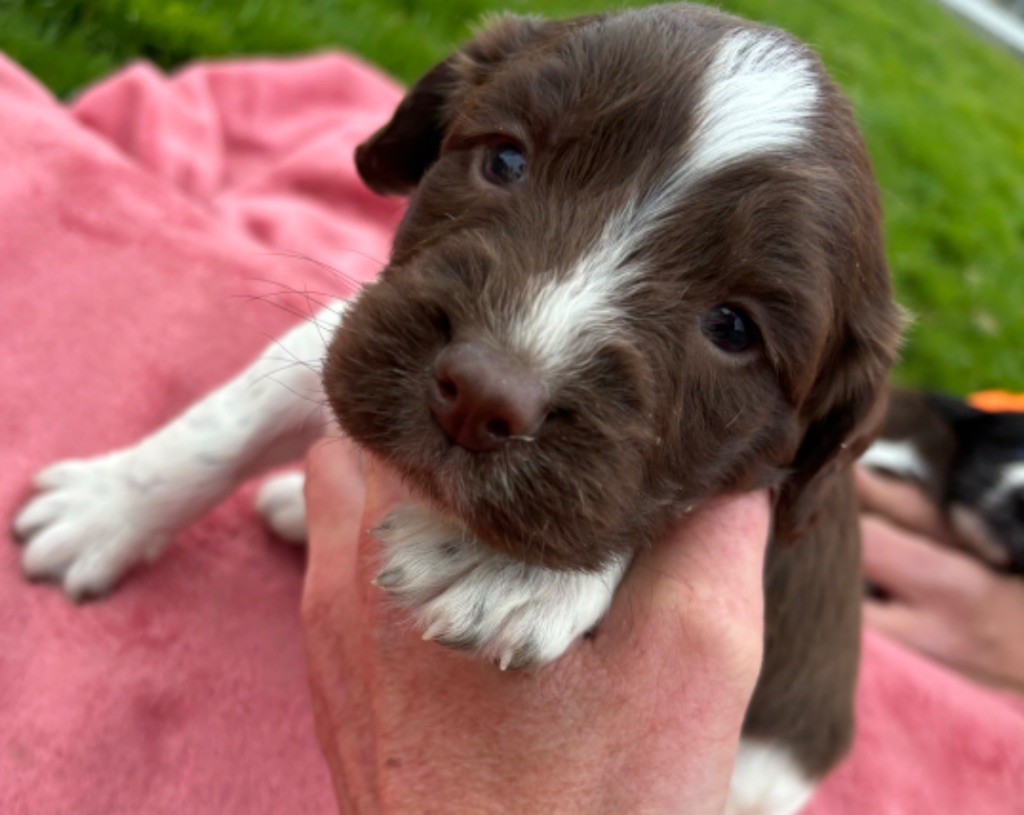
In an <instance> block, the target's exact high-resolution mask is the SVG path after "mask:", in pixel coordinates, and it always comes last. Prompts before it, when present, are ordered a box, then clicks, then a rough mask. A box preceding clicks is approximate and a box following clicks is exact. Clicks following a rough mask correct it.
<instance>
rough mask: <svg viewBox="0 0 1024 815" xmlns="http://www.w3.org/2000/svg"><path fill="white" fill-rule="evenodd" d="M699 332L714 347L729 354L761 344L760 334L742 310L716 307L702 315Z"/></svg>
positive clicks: (735, 307) (733, 307) (731, 307)
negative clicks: (701, 332)
mask: <svg viewBox="0 0 1024 815" xmlns="http://www.w3.org/2000/svg"><path fill="white" fill-rule="evenodd" d="M701 330H702V331H703V332H704V335H705V336H706V337H707V338H708V339H709V340H711V342H713V343H714V344H715V345H717V346H718V347H719V348H721V349H722V350H723V351H726V352H728V353H730V354H739V353H742V352H743V351H749V350H750V349H751V348H755V347H757V346H758V345H760V344H761V332H760V331H759V330H758V328H757V325H756V324H755V323H754V321H753V320H752V319H751V318H750V315H749V314H747V313H746V312H745V311H743V309H741V308H738V307H737V306H718V307H716V308H713V309H711V311H709V312H708V313H707V314H705V315H704V319H703V320H702V321H701Z"/></svg>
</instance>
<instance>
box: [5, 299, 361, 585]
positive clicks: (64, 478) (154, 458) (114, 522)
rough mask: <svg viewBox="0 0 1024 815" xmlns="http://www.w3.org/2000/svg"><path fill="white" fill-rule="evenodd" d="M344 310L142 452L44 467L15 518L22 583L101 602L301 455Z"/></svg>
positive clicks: (333, 309)
mask: <svg viewBox="0 0 1024 815" xmlns="http://www.w3.org/2000/svg"><path fill="white" fill-rule="evenodd" d="M344 308H345V304H344V303H341V302H338V303H332V304H331V305H329V306H327V308H325V309H323V310H322V311H321V312H320V313H319V314H318V315H317V316H316V317H315V318H314V319H313V320H312V321H311V322H308V323H303V324H302V325H300V326H298V327H297V328H294V329H293V330H292V331H290V332H289V333H287V334H286V335H285V336H284V337H282V338H281V339H280V340H279V341H277V342H275V343H273V344H272V345H270V346H269V347H268V348H267V349H266V350H265V351H264V352H263V353H262V354H261V355H260V357H259V358H258V359H257V360H256V361H255V362H254V363H253V364H252V365H251V366H250V367H249V368H248V369H246V370H245V371H244V372H243V373H242V374H240V375H239V376H238V377H236V378H235V379H233V380H232V381H231V382H229V383H227V384H226V385H224V386H222V387H221V388H219V389H218V390H216V391H214V392H213V393H211V394H210V395H209V396H207V397H206V398H205V399H203V400H202V401H200V402H197V403H196V404H195V405H193V406H192V407H191V408H189V409H188V410H187V411H185V413H183V414H182V415H180V416H179V417H177V418H176V419H174V420H173V421H172V422H170V423H169V424H167V425H165V426H164V427H162V428H161V429H160V430H158V431H156V432H155V433H153V434H152V435H150V436H147V437H146V438H144V439H143V440H142V441H140V442H138V443H137V444H135V445H132V446H131V447H126V448H124V449H121V450H116V451H114V452H112V453H108V454H107V455H103V456H97V457H96V458H90V459H82V460H72V461H63V462H59V463H57V464H54V465H52V466H50V467H47V468H46V469H44V470H42V471H40V472H39V473H38V474H37V475H36V476H35V479H34V484H35V486H36V488H37V489H38V490H39V492H38V494H37V495H36V496H35V497H34V498H33V499H32V500H31V501H30V502H29V504H28V505H27V506H26V507H25V508H24V509H23V510H22V511H21V512H20V513H19V514H18V515H17V517H16V518H15V521H14V533H15V535H16V536H18V537H19V538H22V539H24V540H26V541H27V546H26V547H25V551H24V554H23V557H22V566H23V569H24V571H25V574H26V576H28V577H30V578H42V579H48V580H53V581H55V582H59V583H61V584H62V585H63V588H64V592H65V593H66V594H67V595H68V597H70V598H72V599H76V600H77V599H80V598H82V597H85V596H88V595H98V594H102V593H104V592H106V591H108V590H109V589H110V588H111V587H112V586H113V585H114V584H115V583H116V582H117V580H118V579H119V578H120V577H121V576H122V575H123V574H124V573H125V572H126V571H127V570H128V569H129V568H130V567H131V566H132V565H133V564H134V563H137V562H139V561H142V560H153V559H154V558H156V557H158V556H159V555H160V554H161V552H163V550H164V548H165V547H166V546H167V544H168V542H169V541H170V540H171V538H172V537H173V536H174V534H175V532H177V530H179V529H180V528H181V527H182V526H184V525H185V524H187V523H189V522H191V521H193V520H195V519H196V518H198V517H199V516H200V515H202V514H203V513H204V512H206V511H207V510H208V509H210V508H211V507H213V506H214V505H216V504H217V503H219V502H220V501H221V500H222V499H223V498H224V497H226V496H227V495H228V494H229V493H230V492H231V491H232V490H233V489H234V488H235V487H236V486H237V485H238V484H239V483H240V482H241V481H243V480H244V479H246V478H249V477H251V476H254V475H256V474H258V473H259V472H261V471H263V470H265V469H267V468H269V467H272V466H274V465H277V464H281V463H284V462H287V461H290V460H293V459H295V458H298V457H299V456H301V455H302V453H303V452H304V451H305V449H306V448H307V447H308V446H309V445H310V444H311V443H312V442H313V441H315V440H316V439H317V438H318V437H319V436H321V435H322V434H323V432H324V426H325V424H326V423H327V422H329V421H330V416H329V411H328V410H327V408H326V407H325V403H324V400H323V397H322V386H321V383H320V372H319V367H320V366H319V360H320V359H321V358H322V357H323V355H324V352H325V350H326V349H325V342H326V341H328V340H329V339H330V336H331V335H332V334H333V332H334V331H335V329H336V328H337V326H338V325H339V323H340V320H341V315H342V312H343V310H344Z"/></svg>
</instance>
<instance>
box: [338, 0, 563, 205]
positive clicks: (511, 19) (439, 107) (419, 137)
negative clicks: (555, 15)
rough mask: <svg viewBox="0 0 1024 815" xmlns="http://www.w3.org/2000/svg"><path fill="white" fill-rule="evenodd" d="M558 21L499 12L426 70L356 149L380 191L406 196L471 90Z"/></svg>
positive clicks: (365, 174) (360, 165) (367, 178)
mask: <svg viewBox="0 0 1024 815" xmlns="http://www.w3.org/2000/svg"><path fill="white" fill-rule="evenodd" d="M554 25H555V24H554V23H546V22H544V21H542V20H539V19H536V18H531V17H516V16H514V15H511V14H505V15H499V16H496V17H492V18H490V19H488V20H485V21H484V23H483V25H482V28H481V30H480V32H479V33H478V34H477V35H476V36H475V37H474V39H473V40H472V41H470V42H469V44H467V45H466V46H465V47H464V48H463V49H462V50H460V51H457V52H456V53H455V54H453V55H452V56H450V57H449V58H448V59H446V60H445V61H444V62H441V63H438V64H437V65H435V66H434V67H433V68H431V69H430V70H429V71H427V73H426V74H424V75H423V76H422V77H421V78H420V79H419V81H418V82H416V84H415V85H413V86H412V88H410V89H409V92H408V93H407V94H406V95H405V98H404V99H403V100H402V102H401V103H400V104H399V106H398V108H397V110H395V113H394V116H392V118H391V121H390V122H388V123H387V124H386V125H384V127H382V128H381V129H380V130H378V131H377V132H376V133H374V134H373V135H372V136H370V138H369V139H367V140H366V141H365V142H363V143H362V144H361V145H359V147H357V148H356V168H357V169H358V170H359V175H360V176H361V177H362V179H363V181H364V182H366V185H367V186H368V187H369V188H370V189H372V190H373V191H374V192H376V193H378V194H380V195H408V194H409V193H410V192H411V191H412V190H413V188H414V187H415V186H416V185H417V184H418V183H419V181H420V179H421V178H422V177H423V174H424V173H425V172H426V171H427V168H429V167H430V165H431V164H433V163H434V161H435V160H436V159H437V157H438V155H439V154H440V152H441V143H442V142H443V141H444V137H445V134H446V132H447V130H448V126H449V125H450V124H451V122H452V120H453V119H454V117H455V114H456V112H457V110H458V108H459V106H460V104H461V103H462V102H463V101H465V99H466V97H467V96H468V95H469V93H470V91H472V90H473V89H474V88H476V87H479V86H480V85H482V84H483V83H484V82H485V81H486V80H487V78H488V76H489V75H490V74H491V73H493V72H494V70H495V69H497V68H498V67H499V66H500V65H501V64H502V63H504V62H505V61H506V60H507V59H509V58H510V57H511V56H513V55H515V54H517V53H520V52H522V51H523V50H524V49H526V48H528V47H530V46H531V45H533V44H534V43H536V42H538V41H539V39H540V38H541V37H542V35H543V34H544V32H545V31H546V30H548V29H550V28H552V27H553V26H554Z"/></svg>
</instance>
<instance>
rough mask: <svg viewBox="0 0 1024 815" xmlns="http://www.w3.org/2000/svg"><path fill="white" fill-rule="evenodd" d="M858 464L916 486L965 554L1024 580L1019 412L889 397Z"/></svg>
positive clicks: (938, 398)
mask: <svg viewBox="0 0 1024 815" xmlns="http://www.w3.org/2000/svg"><path fill="white" fill-rule="evenodd" d="M861 461H862V462H863V463H864V464H866V465H868V466H869V467H873V468H875V469H878V470H883V471H885V472H888V473H891V474H893V475H896V476H899V477H900V478H906V479H910V480H913V481H916V482H917V483H919V484H920V485H921V486H923V487H924V489H925V490H926V491H927V492H928V494H929V495H931V497H932V498H934V499H935V501H936V503H938V504H939V506H940V507H942V509H943V511H944V512H945V513H946V516H947V518H948V519H949V524H950V528H951V529H952V530H953V532H954V534H955V535H956V539H957V542H958V543H960V544H961V545H962V546H963V548H964V549H965V550H966V551H968V552H971V553H972V554H974V555H975V556H977V557H979V558H981V559H982V560H983V561H985V562H986V563H988V564H989V565H990V566H992V567H993V568H995V569H999V570H1004V571H1009V572H1014V573H1016V574H1024V413H1016V412H989V411H984V410H978V409H976V408H974V407H971V406H970V405H969V404H967V403H965V402H963V401H961V400H959V399H955V398H953V397H950V396H945V395H942V394H936V393H922V392H918V391H911V390H893V392H892V396H891V398H890V403H889V412H888V415H887V417H886V422H885V428H884V430H883V432H882V435H881V437H880V438H879V440H878V441H876V442H875V443H874V444H872V445H871V447H870V448H869V449H868V451H867V453H865V454H864V456H863V457H862V459H861Z"/></svg>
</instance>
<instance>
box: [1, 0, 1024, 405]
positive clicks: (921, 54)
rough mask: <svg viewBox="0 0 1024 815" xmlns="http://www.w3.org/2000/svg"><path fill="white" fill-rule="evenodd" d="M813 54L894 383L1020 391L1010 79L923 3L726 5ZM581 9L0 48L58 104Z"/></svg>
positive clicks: (166, 5) (1005, 67)
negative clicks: (880, 271) (883, 311)
mask: <svg viewBox="0 0 1024 815" xmlns="http://www.w3.org/2000/svg"><path fill="white" fill-rule="evenodd" d="M721 5H723V6H724V7H725V8H726V9H728V10H731V11H735V12H737V13H740V14H744V15H746V16H749V17H754V18H757V19H761V20H766V21H769V22H772V23H775V24H778V25H781V26H783V27H785V28H788V29H789V30H790V31H793V32H794V33H796V34H798V35H799V36H801V37H802V38H804V39H805V40H807V41H808V42H810V43H811V44H812V45H814V46H815V47H816V48H817V49H818V50H819V52H820V53H821V54H822V56H823V57H824V59H825V61H826V63H827V64H828V65H829V67H830V68H831V70H832V72H833V75H834V76H835V77H836V78H837V79H838V81H839V82H840V83H841V84H842V85H843V86H844V87H845V89H846V90H847V92H848V93H849V94H850V96H851V97H852V99H853V101H854V104H855V106H856V108H857V112H858V116H859V119H860V121H861V123H862V125H863V127H864V130H865V132H866V134H867V140H868V145H869V148H870V150H871V154H872V157H873V158H874V161H875V166H876V169H877V172H878V177H879V180H880V183H881V186H882V189H883V193H884V201H885V208H886V213H887V228H888V247H889V258H890V261H891V265H892V268H893V272H894V275H895V279H896V286H897V291H898V295H899V298H900V300H901V302H902V303H903V304H904V305H905V306H907V307H908V308H909V309H910V310H911V311H912V312H913V314H914V315H915V316H916V323H915V325H914V327H913V328H912V330H911V332H910V335H909V338H908V342H907V345H906V348H905V353H904V360H903V363H902V365H901V368H900V371H899V378H900V379H901V380H902V381H904V382H908V383H916V384H921V385H927V386H930V387H936V388H944V389H947V390H951V391H954V392H965V391H969V390H973V389H977V388H982V387H993V386H1002V387H1010V388H1015V389H1020V390H1024V348H1022V346H1024V317H1022V315H1021V304H1022V303H1024V65H1022V64H1021V63H1020V62H1017V61H1016V60H1014V59H1013V58H1012V57H1011V56H1009V55H1007V54H1005V53H1003V52H1002V51H1000V50H999V49H997V48H994V47H992V46H990V45H988V44H986V43H985V42H982V41H981V40H979V39H977V38H976V37H975V36H974V35H973V34H972V33H971V32H970V31H968V30H967V29H965V28H964V27H963V26H962V25H961V24H960V23H959V22H957V21H956V20H955V19H953V18H951V17H949V16H948V15H947V14H946V13H945V12H944V11H942V10H941V9H940V8H939V7H938V6H936V5H935V4H933V3H932V2H930V1H929V0H785V2H779V0H774V2H773V0H726V2H723V3H722V4H721ZM600 7H602V6H601V4H600V3H598V2H587V1H586V0H551V2H546V3H541V2H539V0H508V2H505V3H497V2H491V0H454V2H439V0H433V2H420V1H419V0H370V1H369V2H361V3H360V2H353V0H194V1H193V2H184V0H0V49H3V50H4V51H6V52H7V53H8V54H9V55H11V56H12V57H13V58H14V59H16V60H18V61H19V62H21V63H22V64H23V65H25V66H26V67H27V68H28V69H29V70H31V71H32V72H33V73H34V74H36V75H37V76H38V77H39V78H40V79H41V80H42V81H43V82H45V83H46V84H47V85H49V86H50V87H51V88H52V89H53V90H54V91H55V92H56V93H58V94H60V95H62V96H66V95H68V94H73V93H74V92H75V90H76V89H78V88H80V87H82V86H83V85H85V84H87V83H88V82H91V81H93V80H94V79H96V78H98V77H100V76H103V75H104V74H106V73H108V72H110V71H112V70H114V69H116V68H117V67H119V66H120V65H122V64H124V63H125V62H127V61H129V60H132V59H136V58H140V57H141V58H146V59H150V60H152V61H154V62H156V63H158V64H159V65H162V66H164V67H165V68H173V67H175V66H177V65H180V64H182V63H183V62H187V61H189V60H192V59H197V58H204V57H220V56H226V55H237V54H284V53H295V52H304V51H310V50H317V49H324V48H335V47H340V48H346V49H349V50H352V51H355V52H357V53H359V54H361V55H362V56H364V57H365V58H367V59H369V60H371V61H373V62H375V63H377V64H378V65H380V66H382V67H383V68H384V69H385V70H387V71H389V72H391V73H392V74H394V75H396V76H398V77H400V78H401V79H403V80H407V81H409V80H412V79H414V78H415V77H416V76H417V75H418V74H419V73H420V72H421V71H423V70H424V69H425V68H427V67H428V66H429V65H431V64H432V63H433V62H435V61H437V60H438V59H440V58H442V57H443V56H444V54H445V53H446V52H447V51H448V50H449V49H450V48H451V47H452V46H453V45H454V44H455V43H457V42H458V41H459V40H461V39H462V38H464V37H465V36H466V34H467V31H468V27H469V25H470V24H472V22H473V21H474V20H476V19H478V18H479V17H480V15H481V14H483V13H485V12H487V11H489V10H493V9H498V8H503V9H508V10H512V11H518V12H541V11H542V12H543V13H545V14H547V15H552V16H554V15H563V14H575V13H580V12H583V11H589V10H593V9H596V8H600Z"/></svg>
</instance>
